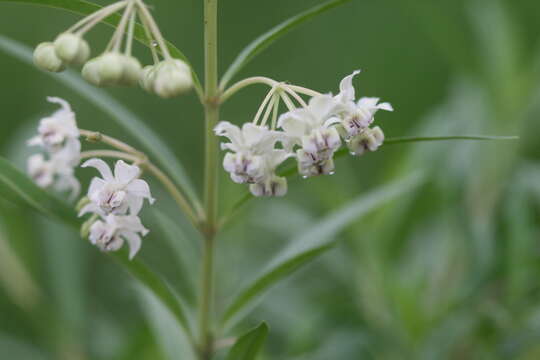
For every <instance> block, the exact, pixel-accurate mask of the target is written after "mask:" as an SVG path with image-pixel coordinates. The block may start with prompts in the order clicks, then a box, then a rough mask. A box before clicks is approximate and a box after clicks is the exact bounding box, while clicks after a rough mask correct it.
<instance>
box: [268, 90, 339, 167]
mask: <svg viewBox="0 0 540 360" xmlns="http://www.w3.org/2000/svg"><path fill="white" fill-rule="evenodd" d="M340 109H341V107H340V104H339V103H338V102H337V101H336V100H335V99H334V98H333V97H332V96H331V95H318V96H314V97H312V98H311V100H310V101H309V105H308V106H307V107H306V108H300V109H296V110H293V111H290V112H288V113H285V114H283V115H281V116H280V118H279V121H278V127H281V128H283V130H284V131H285V134H286V135H287V137H288V139H289V140H290V141H291V143H290V144H289V146H288V147H290V149H292V146H294V145H295V144H296V145H300V146H301V149H299V150H297V151H296V156H297V158H298V160H299V168H298V169H299V172H300V173H301V174H302V175H303V176H313V175H319V174H329V173H331V172H332V171H333V166H331V167H329V166H325V165H324V164H329V163H331V164H333V162H329V160H331V159H332V157H333V155H334V152H335V151H336V150H337V149H338V148H339V147H340V146H341V139H340V137H339V133H338V131H337V129H336V128H335V126H333V125H335V124H337V123H340V122H341V119H340V118H338V117H336V116H335V115H336V113H337V112H339V111H340Z"/></svg>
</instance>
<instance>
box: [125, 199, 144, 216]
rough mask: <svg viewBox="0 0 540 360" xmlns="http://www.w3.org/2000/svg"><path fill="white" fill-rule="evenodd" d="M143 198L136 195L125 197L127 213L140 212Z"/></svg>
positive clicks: (134, 213)
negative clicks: (127, 207)
mask: <svg viewBox="0 0 540 360" xmlns="http://www.w3.org/2000/svg"><path fill="white" fill-rule="evenodd" d="M143 202H144V200H143V198H140V197H136V196H130V197H128V199H127V203H128V206H129V214H130V215H138V214H139V213H140V212H141V209H142V207H143Z"/></svg>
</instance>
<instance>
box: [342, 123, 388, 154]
mask: <svg viewBox="0 0 540 360" xmlns="http://www.w3.org/2000/svg"><path fill="white" fill-rule="evenodd" d="M383 141H384V133H383V131H382V130H381V128H380V127H378V126H375V127H374V128H373V129H370V128H367V129H365V130H364V131H363V132H362V133H361V134H359V135H356V136H355V137H353V138H352V139H351V140H350V141H349V142H348V143H347V146H348V148H349V150H350V152H351V154H352V155H358V156H360V155H362V154H364V153H365V152H366V151H376V150H377V149H378V148H379V147H380V146H381V145H382V144H383Z"/></svg>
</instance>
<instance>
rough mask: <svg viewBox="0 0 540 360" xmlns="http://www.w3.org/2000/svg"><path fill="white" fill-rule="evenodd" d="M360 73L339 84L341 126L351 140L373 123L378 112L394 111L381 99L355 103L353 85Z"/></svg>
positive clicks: (338, 98)
mask: <svg viewBox="0 0 540 360" xmlns="http://www.w3.org/2000/svg"><path fill="white" fill-rule="evenodd" d="M359 73H360V71H359V70H357V71H354V72H353V73H352V74H351V75H348V76H346V77H345V78H344V79H343V80H341V83H340V84H339V89H340V92H339V94H338V95H336V96H335V99H336V100H337V101H338V102H339V103H340V105H341V106H342V111H341V114H340V117H341V118H342V121H341V124H342V125H343V128H344V129H345V131H346V134H347V135H346V139H350V138H352V137H354V136H356V135H358V134H359V133H361V132H362V131H363V130H364V129H366V128H368V127H369V125H371V123H373V120H374V116H375V113H376V112H377V111H378V110H386V111H394V109H393V108H392V105H390V103H387V102H384V103H379V98H374V97H363V98H360V100H358V101H357V102H355V90H354V87H353V85H352V80H353V78H354V77H355V76H356V75H357V74H359Z"/></svg>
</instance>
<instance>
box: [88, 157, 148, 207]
mask: <svg viewBox="0 0 540 360" xmlns="http://www.w3.org/2000/svg"><path fill="white" fill-rule="evenodd" d="M81 166H82V167H89V166H91V167H95V168H96V169H97V170H98V171H99V172H100V174H101V176H102V177H103V178H102V179H100V178H97V177H95V178H94V179H92V182H91V183H90V188H89V189H88V198H89V199H90V201H91V202H90V203H89V204H88V205H86V206H85V207H83V208H82V209H81V211H80V214H79V215H83V214H86V213H88V212H95V213H98V214H101V215H105V214H109V213H114V214H126V213H127V211H128V209H129V212H130V214H131V215H137V214H138V213H139V211H140V210H141V208H142V205H143V202H144V199H147V200H148V201H149V202H150V203H151V204H153V203H154V198H152V196H151V195H150V188H149V186H148V184H147V183H146V181H144V180H141V179H139V176H140V173H141V171H140V169H139V167H138V166H135V165H128V164H126V163H125V162H124V161H122V160H119V161H117V162H116V165H115V167H114V176H113V173H112V171H111V169H110V168H109V165H107V163H105V161H103V160H100V159H90V160H87V161H86V162H85V163H84V164H82V165H81Z"/></svg>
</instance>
